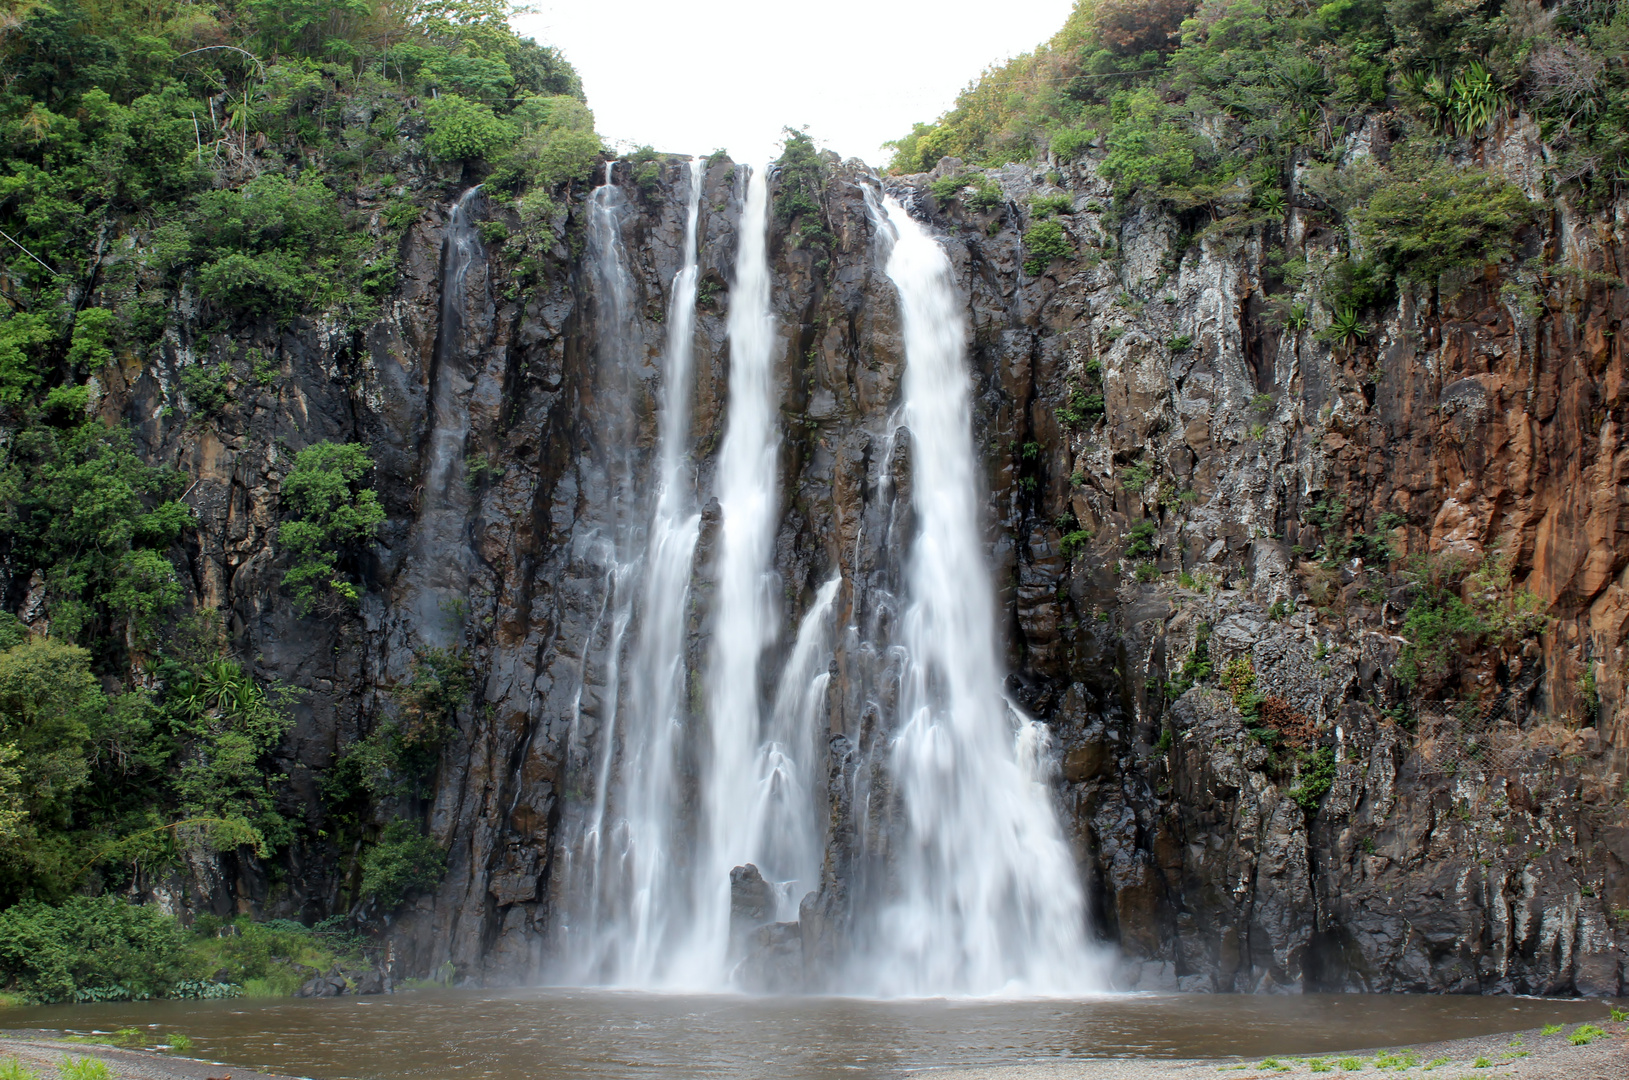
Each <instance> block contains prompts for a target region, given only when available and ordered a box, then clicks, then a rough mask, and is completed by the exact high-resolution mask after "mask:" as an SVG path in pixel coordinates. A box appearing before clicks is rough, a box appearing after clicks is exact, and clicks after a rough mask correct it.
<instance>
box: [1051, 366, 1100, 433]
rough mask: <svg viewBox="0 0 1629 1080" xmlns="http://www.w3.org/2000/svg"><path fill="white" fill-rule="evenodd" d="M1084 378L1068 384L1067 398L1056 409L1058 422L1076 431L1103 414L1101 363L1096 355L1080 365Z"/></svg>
mask: <svg viewBox="0 0 1629 1080" xmlns="http://www.w3.org/2000/svg"><path fill="white" fill-rule="evenodd" d="M1082 368H1083V374H1084V379H1082V380H1079V381H1073V382H1071V383H1070V386H1069V399H1068V401H1066V402H1065V403H1064V405H1063V406H1062V407H1061V408H1060V409H1058V422H1059V423H1061V424H1062V425H1063V426H1064V427H1066V428H1069V429H1071V430H1075V431H1078V430H1080V429H1081V428H1085V427H1089V426H1090V425H1091V424H1092V423H1094V422H1095V421H1096V420H1097V418H1098V417H1099V416H1102V415H1103V365H1102V364H1101V363H1099V362H1098V360H1097V358H1096V357H1092V358H1090V359H1088V360H1087V361H1086V362H1085V364H1084V365H1082Z"/></svg>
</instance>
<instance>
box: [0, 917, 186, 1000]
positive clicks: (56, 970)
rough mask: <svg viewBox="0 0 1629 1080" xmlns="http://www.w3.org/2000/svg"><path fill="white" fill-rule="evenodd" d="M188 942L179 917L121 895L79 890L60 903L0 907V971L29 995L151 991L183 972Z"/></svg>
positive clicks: (66, 996)
mask: <svg viewBox="0 0 1629 1080" xmlns="http://www.w3.org/2000/svg"><path fill="white" fill-rule="evenodd" d="M185 942H186V935H185V933H184V932H183V931H182V929H181V926H180V924H179V923H177V922H176V921H175V919H173V918H171V917H170V916H168V915H165V914H163V913H162V912H160V911H159V910H158V909H157V908H153V907H140V906H137V905H134V904H128V903H126V902H125V901H123V900H121V899H119V898H117V897H113V896H98V897H90V896H75V897H70V898H69V899H68V900H67V901H66V902H65V903H63V904H62V905H61V906H60V907H49V906H47V905H45V904H41V903H39V902H38V901H34V900H25V901H23V902H22V903H20V904H17V905H15V906H13V907H11V908H8V909H7V910H6V911H4V912H0V975H3V977H4V978H5V980H6V983H7V985H8V986H9V987H11V988H12V989H14V990H15V991H16V992H18V993H20V994H22V995H23V996H25V997H27V998H29V999H30V1000H32V1001H44V1002H50V1001H67V1000H70V999H72V998H73V997H74V996H75V995H76V994H78V993H81V992H83V991H87V990H96V989H98V988H116V989H117V990H119V991H120V993H119V994H118V996H120V997H126V998H139V997H153V996H157V995H160V994H162V993H164V992H165V991H166V990H168V989H169V988H170V986H171V985H172V984H174V983H175V982H176V981H178V980H179V979H180V978H181V977H182V976H183V975H184V974H185V960H186V958H185V952H184V946H185Z"/></svg>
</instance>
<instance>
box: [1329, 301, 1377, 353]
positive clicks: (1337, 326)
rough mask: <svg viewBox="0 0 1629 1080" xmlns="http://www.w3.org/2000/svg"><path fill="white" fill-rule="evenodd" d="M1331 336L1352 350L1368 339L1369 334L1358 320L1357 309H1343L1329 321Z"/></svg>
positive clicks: (1335, 313)
mask: <svg viewBox="0 0 1629 1080" xmlns="http://www.w3.org/2000/svg"><path fill="white" fill-rule="evenodd" d="M1329 336H1330V337H1331V338H1333V339H1334V340H1335V341H1338V342H1340V343H1341V344H1342V345H1344V346H1346V347H1347V348H1348V349H1350V348H1351V347H1352V346H1354V345H1356V344H1357V343H1358V342H1360V341H1362V340H1363V339H1364V338H1366V337H1368V336H1369V332H1368V330H1367V329H1366V328H1365V327H1364V325H1363V322H1362V320H1360V319H1359V318H1358V313H1357V309H1356V308H1353V307H1343V308H1341V309H1339V310H1338V311H1336V312H1334V317H1333V318H1331V319H1330V321H1329Z"/></svg>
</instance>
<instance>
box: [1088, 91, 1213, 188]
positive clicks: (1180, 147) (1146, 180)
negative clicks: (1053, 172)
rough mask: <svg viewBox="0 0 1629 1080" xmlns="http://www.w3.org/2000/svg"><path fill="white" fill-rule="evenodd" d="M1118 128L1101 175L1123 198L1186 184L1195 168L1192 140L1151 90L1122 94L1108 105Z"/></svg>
mask: <svg viewBox="0 0 1629 1080" xmlns="http://www.w3.org/2000/svg"><path fill="white" fill-rule="evenodd" d="M1110 108H1111V110H1112V113H1113V116H1114V121H1115V122H1114V127H1113V128H1111V129H1110V131H1109V137H1108V146H1109V152H1108V155H1107V156H1106V157H1104V159H1103V165H1102V167H1101V168H1100V169H1099V171H1100V172H1101V173H1102V174H1103V175H1104V176H1106V177H1108V178H1109V179H1110V180H1113V181H1115V187H1116V190H1117V191H1118V193H1119V194H1121V195H1129V194H1130V193H1131V192H1133V191H1136V190H1139V189H1158V188H1161V187H1163V186H1165V185H1166V184H1170V183H1174V182H1176V181H1178V180H1184V179H1187V178H1188V176H1189V175H1190V174H1192V172H1193V169H1194V149H1193V137H1192V136H1191V135H1189V134H1188V133H1187V131H1186V130H1185V129H1184V127H1183V126H1182V125H1180V124H1173V123H1171V122H1170V116H1169V112H1170V110H1169V108H1168V107H1167V106H1166V104H1165V103H1164V102H1163V101H1161V100H1160V98H1159V95H1158V94H1156V93H1155V92H1154V91H1153V90H1150V89H1147V88H1143V89H1138V90H1128V91H1122V92H1120V93H1118V94H1116V95H1115V96H1114V98H1113V99H1112V100H1111V102H1110Z"/></svg>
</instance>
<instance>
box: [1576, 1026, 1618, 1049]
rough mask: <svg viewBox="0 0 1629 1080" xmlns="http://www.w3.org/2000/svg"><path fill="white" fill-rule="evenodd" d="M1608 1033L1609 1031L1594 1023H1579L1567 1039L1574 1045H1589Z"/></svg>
mask: <svg viewBox="0 0 1629 1080" xmlns="http://www.w3.org/2000/svg"><path fill="white" fill-rule="evenodd" d="M1607 1034H1608V1032H1606V1031H1605V1030H1604V1029H1602V1028H1598V1027H1596V1026H1595V1025H1594V1024H1579V1025H1578V1026H1577V1027H1575V1028H1573V1029H1572V1033H1571V1034H1569V1035H1568V1036H1567V1039H1568V1041H1570V1042H1571V1043H1572V1044H1573V1045H1574V1046H1588V1045H1589V1044H1590V1043H1592V1042H1594V1041H1595V1040H1596V1039H1599V1038H1603V1037H1604V1036H1606V1035H1607Z"/></svg>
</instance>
